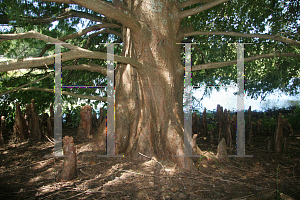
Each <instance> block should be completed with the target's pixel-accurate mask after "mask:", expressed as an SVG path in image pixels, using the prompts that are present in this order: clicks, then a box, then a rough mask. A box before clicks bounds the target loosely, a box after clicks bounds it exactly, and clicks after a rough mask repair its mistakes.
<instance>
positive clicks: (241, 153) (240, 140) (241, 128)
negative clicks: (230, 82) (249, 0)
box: [229, 43, 253, 157]
mask: <svg viewBox="0 0 300 200" xmlns="http://www.w3.org/2000/svg"><path fill="white" fill-rule="evenodd" d="M244 69H245V67H244V43H237V86H238V93H237V136H236V146H237V149H236V155H229V157H253V155H245V119H244V95H245V94H244V92H245V87H244V80H245V79H244V76H245V75H244Z"/></svg>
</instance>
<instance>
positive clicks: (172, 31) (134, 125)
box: [115, 0, 196, 171]
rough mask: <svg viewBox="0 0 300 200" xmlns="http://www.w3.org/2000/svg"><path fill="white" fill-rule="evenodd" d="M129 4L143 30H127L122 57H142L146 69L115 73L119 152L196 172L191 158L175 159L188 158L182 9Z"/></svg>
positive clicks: (170, 5) (121, 68) (123, 69)
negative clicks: (178, 41)
mask: <svg viewBox="0 0 300 200" xmlns="http://www.w3.org/2000/svg"><path fill="white" fill-rule="evenodd" d="M127 2H130V1H125V3H127ZM127 6H128V7H129V8H130V9H131V10H132V11H133V13H134V14H135V15H136V17H137V19H139V22H140V23H141V24H142V31H140V32H139V33H132V32H131V31H130V29H127V28H124V29H123V51H122V55H123V56H126V57H131V58H135V59H137V60H138V61H139V62H141V63H143V67H142V68H140V69H136V68H133V67H131V66H130V65H118V66H117V68H116V71H115V72H116V74H115V80H116V85H115V87H116V129H115V139H116V143H115V144H116V145H115V147H116V154H117V155H118V154H121V153H125V156H126V155H130V156H134V157H138V153H139V152H140V153H142V154H144V155H147V156H149V157H152V156H154V155H155V156H156V157H157V158H158V159H167V160H172V161H174V162H176V163H177V164H178V166H179V167H181V168H185V169H187V170H193V171H196V167H195V166H194V163H193V161H192V159H191V158H189V157H175V155H184V139H183V138H184V137H183V136H184V133H183V131H184V129H183V127H184V126H183V74H184V68H183V66H182V64H181V60H180V48H181V44H176V42H177V36H178V35H177V34H179V33H178V31H179V25H180V19H179V18H178V13H177V12H176V11H178V6H176V5H175V4H174V2H171V1H159V2H156V1H154V2H153V1H149V0H145V1H143V2H140V4H138V5H131V4H130V3H129V4H128V5H127Z"/></svg>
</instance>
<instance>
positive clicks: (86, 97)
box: [20, 87, 107, 102]
mask: <svg viewBox="0 0 300 200" xmlns="http://www.w3.org/2000/svg"><path fill="white" fill-rule="evenodd" d="M32 90H38V91H42V92H51V93H53V92H54V90H53V89H47V88H37V87H29V88H21V89H20V91H32ZM62 94H64V95H70V96H73V97H77V98H81V99H90V100H98V101H104V102H105V101H107V97H98V96H91V95H83V94H75V93H72V92H67V91H62Z"/></svg>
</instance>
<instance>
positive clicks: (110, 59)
mask: <svg viewBox="0 0 300 200" xmlns="http://www.w3.org/2000/svg"><path fill="white" fill-rule="evenodd" d="M106 44H107V88H106V89H107V143H106V144H107V146H106V149H107V152H106V155H98V156H99V157H124V156H123V155H115V87H114V85H115V84H114V81H115V69H114V43H106Z"/></svg>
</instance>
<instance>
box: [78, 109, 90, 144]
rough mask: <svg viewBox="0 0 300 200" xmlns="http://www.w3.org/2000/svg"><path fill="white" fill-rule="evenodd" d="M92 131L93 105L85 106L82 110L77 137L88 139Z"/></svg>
mask: <svg viewBox="0 0 300 200" xmlns="http://www.w3.org/2000/svg"><path fill="white" fill-rule="evenodd" d="M91 131H92V107H91V106H89V105H86V106H83V107H82V108H81V111H80V123H79V127H78V132H77V137H78V138H81V139H87V138H89V137H90V136H91V133H92V132H91Z"/></svg>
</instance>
